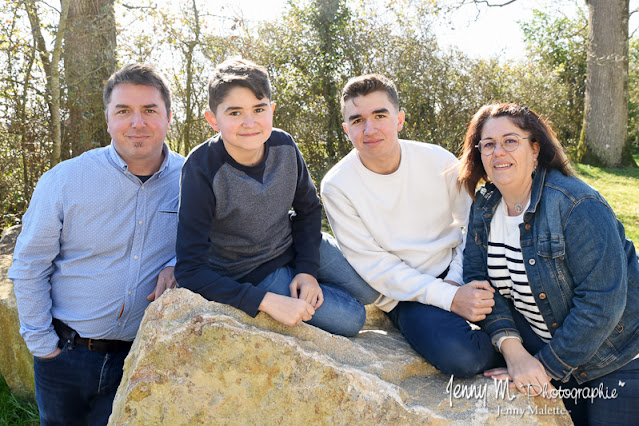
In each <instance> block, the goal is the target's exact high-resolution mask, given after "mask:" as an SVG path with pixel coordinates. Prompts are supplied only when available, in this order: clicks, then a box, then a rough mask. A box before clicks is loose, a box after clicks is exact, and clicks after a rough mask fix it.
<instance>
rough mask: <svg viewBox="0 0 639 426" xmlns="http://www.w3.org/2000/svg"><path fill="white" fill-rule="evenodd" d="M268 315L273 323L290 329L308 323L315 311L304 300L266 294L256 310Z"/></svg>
mask: <svg viewBox="0 0 639 426" xmlns="http://www.w3.org/2000/svg"><path fill="white" fill-rule="evenodd" d="M257 309H258V310H260V311H262V312H266V313H267V314H269V315H270V316H271V317H272V318H273V319H274V320H275V321H278V322H281V323H282V324H284V325H288V326H289V327H292V326H294V325H298V324H301V323H302V321H309V320H310V319H311V318H313V315H314V314H315V309H313V307H312V306H311V305H309V304H308V303H307V302H306V301H305V300H302V299H294V298H292V297H288V296H282V295H279V294H275V293H271V292H268V293H266V295H265V296H264V299H262V303H260V306H259V307H258V308H257Z"/></svg>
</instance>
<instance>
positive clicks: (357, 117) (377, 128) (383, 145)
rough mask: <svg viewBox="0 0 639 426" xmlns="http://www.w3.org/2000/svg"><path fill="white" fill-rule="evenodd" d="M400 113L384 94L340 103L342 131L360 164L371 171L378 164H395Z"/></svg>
mask: <svg viewBox="0 0 639 426" xmlns="http://www.w3.org/2000/svg"><path fill="white" fill-rule="evenodd" d="M403 125H404V111H397V109H396V108H395V106H394V105H393V103H392V102H391V100H390V99H389V98H388V95H387V94H386V92H383V91H379V90H378V91H375V92H372V93H369V94H368V95H365V96H357V97H354V98H351V99H349V100H348V101H346V103H345V104H344V131H345V132H346V134H347V135H348V138H349V139H350V140H351V142H352V143H353V146H354V147H355V149H357V152H358V154H359V157H360V159H361V161H362V163H363V164H364V165H365V166H366V167H368V168H369V169H371V170H373V171H377V170H376V169H377V168H378V167H376V166H379V165H380V164H384V163H388V162H395V160H396V162H397V163H399V155H400V150H399V138H398V132H399V131H400V130H402V126H403Z"/></svg>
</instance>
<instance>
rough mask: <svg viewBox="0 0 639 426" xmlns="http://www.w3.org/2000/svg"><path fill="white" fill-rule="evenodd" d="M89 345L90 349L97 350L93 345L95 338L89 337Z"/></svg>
mask: <svg viewBox="0 0 639 426" xmlns="http://www.w3.org/2000/svg"><path fill="white" fill-rule="evenodd" d="M87 347H88V348H89V350H90V351H93V350H95V348H94V347H93V339H91V338H90V337H89V343H88V344H87Z"/></svg>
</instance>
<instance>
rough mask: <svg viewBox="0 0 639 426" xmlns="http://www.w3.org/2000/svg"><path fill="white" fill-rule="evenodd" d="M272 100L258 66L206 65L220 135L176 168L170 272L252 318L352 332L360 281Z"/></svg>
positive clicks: (359, 314) (213, 121)
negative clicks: (261, 315)
mask: <svg viewBox="0 0 639 426" xmlns="http://www.w3.org/2000/svg"><path fill="white" fill-rule="evenodd" d="M270 99H271V90H270V84H269V80H268V74H267V72H266V69H265V68H264V67H261V66H258V65H256V64H254V63H252V62H250V61H246V60H242V59H231V60H228V61H226V62H224V63H222V64H220V65H218V67H217V68H216V69H215V71H214V72H213V74H212V76H211V79H210V80H209V107H210V111H207V112H206V119H207V121H208V122H209V124H210V125H211V126H212V127H213V129H215V130H217V131H219V133H218V134H217V135H215V136H214V137H213V138H211V139H209V140H208V141H206V142H204V143H203V144H201V145H199V146H197V147H196V148H194V149H193V151H191V153H190V154H189V156H188V158H187V159H186V163H185V164H184V168H183V169H182V180H181V186H180V209H179V223H178V234H177V265H176V268H175V276H176V278H177V280H178V283H179V284H180V285H181V286H183V287H186V288H188V289H191V290H192V291H195V292H197V293H200V294H201V295H202V296H204V297H205V298H207V299H208V300H214V301H216V302H220V303H226V304H229V305H231V306H233V307H235V308H238V309H241V310H243V311H244V312H246V313H247V314H248V315H251V316H256V315H257V313H258V312H259V311H264V312H266V313H267V314H269V315H270V316H271V317H273V318H274V319H275V320H277V321H279V322H281V323H283V324H286V325H289V326H294V325H297V324H299V323H301V322H302V321H305V322H308V323H309V324H311V325H315V326H317V327H319V328H322V329H324V330H326V331H329V332H331V333H335V334H341V335H345V336H351V335H354V334H357V333H358V332H359V330H360V329H361V327H362V326H363V325H364V321H365V318H366V313H365V309H364V306H363V305H362V304H361V303H360V302H359V301H358V300H357V299H356V298H354V297H353V296H351V295H350V294H349V293H348V291H349V290H351V289H358V288H362V287H364V288H365V287H366V286H362V285H361V278H360V277H359V276H358V275H357V273H356V272H355V271H354V270H353V269H352V268H351V266H350V265H349V264H348V262H347V261H346V260H345V259H344V257H343V256H342V254H341V252H340V251H339V248H338V247H337V243H336V242H335V240H334V239H332V238H331V237H330V236H328V235H323V234H322V233H321V212H322V207H321V205H320V202H319V198H318V196H317V190H316V189H315V186H314V185H313V181H312V180H311V177H310V175H309V173H308V169H307V167H306V164H305V163H304V159H303V158H302V156H301V154H300V151H299V149H298V148H297V146H296V144H295V142H294V141H293V138H291V136H290V135H289V134H287V133H286V132H284V131H282V130H279V129H273V110H274V108H275V104H274V103H272V102H271V100H270ZM291 207H292V209H293V211H290V210H291ZM320 259H321V261H320ZM318 281H319V283H321V284H319V283H318ZM354 291H355V290H354ZM359 291H361V290H359ZM356 296H358V297H360V298H362V297H365V296H366V295H358V294H356Z"/></svg>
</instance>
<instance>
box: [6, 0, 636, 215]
mask: <svg viewBox="0 0 639 426" xmlns="http://www.w3.org/2000/svg"><path fill="white" fill-rule="evenodd" d="M443 3H444V2H435V1H427V2H424V1H423V0H403V1H401V2H398V1H388V2H382V3H380V2H379V1H377V0H289V6H288V9H287V10H286V11H285V12H284V13H283V15H282V16H281V17H280V18H278V19H276V20H273V21H271V22H257V23H254V22H248V21H245V20H244V19H243V17H242V16H241V15H237V16H234V15H229V14H228V13H226V14H224V13H222V14H218V13H217V12H216V11H212V10H210V8H209V7H208V5H207V4H206V3H202V2H197V1H193V0H180V1H178V2H170V3H169V2H166V3H160V2H156V1H154V0H142V1H140V2H138V4H137V6H129V5H126V6H125V5H124V4H122V3H116V17H117V18H116V24H117V32H118V35H117V40H118V46H117V57H118V62H119V64H120V65H122V64H125V63H130V62H134V61H136V62H148V63H153V64H155V65H156V66H158V68H159V69H160V70H161V71H162V72H163V73H164V74H165V75H166V77H167V78H168V79H169V83H170V85H171V89H172V93H173V120H172V125H171V128H170V130H169V134H168V137H167V142H168V143H169V146H170V147H171V148H172V149H173V150H176V151H178V152H180V153H182V154H187V153H188V152H189V151H190V150H191V149H192V148H193V147H194V146H195V145H197V144H199V143H201V142H203V141H204V140H206V139H207V138H209V137H210V136H211V135H212V134H213V130H212V129H211V128H210V127H209V126H208V124H207V123H206V121H205V120H204V112H205V110H206V109H207V108H208V103H207V98H208V93H207V89H206V87H207V80H208V75H209V74H210V72H211V71H212V69H213V68H214V67H215V66H216V65H217V64H218V63H220V62H221V61H223V60H224V59H226V58H228V57H230V56H235V55H237V56H242V57H245V58H248V59H251V60H253V61H255V62H257V63H259V64H262V65H264V66H266V67H267V68H268V70H269V73H270V76H271V83H272V86H273V101H275V102H276V105H277V106H276V109H275V118H274V121H275V122H274V124H275V126H277V127H280V128H283V129H284V130H286V131H288V132H289V133H291V134H292V135H293V137H294V138H295V140H296V141H297V142H298V144H299V146H300V149H301V151H302V153H303V155H304V157H305V159H306V161H307V163H308V165H309V168H310V170H311V173H312V175H313V177H314V179H315V181H316V183H319V181H320V180H321V178H322V177H323V176H324V174H325V173H326V171H327V170H328V169H329V168H330V167H331V166H332V165H333V164H335V163H336V162H337V161H339V160H340V159H341V158H342V157H343V156H344V155H345V154H346V153H347V152H348V151H349V150H350V149H351V144H350V142H349V140H348V138H347V137H346V135H345V134H344V131H343V129H342V124H341V122H342V117H341V112H340V105H339V95H340V91H341V88H342V87H343V85H344V84H345V83H346V81H347V80H348V79H349V78H350V77H352V76H355V75H361V74H364V73H370V72H379V73H382V74H385V75H387V76H388V77H390V78H391V79H393V80H394V81H395V83H396V84H397V87H398V90H399V95H400V107H401V108H402V109H403V110H404V111H405V112H406V117H407V120H406V123H405V125H404V129H403V131H402V133H401V134H400V136H401V137H403V138H406V139H413V140H418V141H424V142H430V143H434V144H439V145H442V146H444V147H446V148H447V149H449V150H450V151H452V152H454V153H458V152H459V150H460V147H461V144H462V141H463V137H464V133H465V130H466V126H467V123H468V121H469V120H470V118H471V117H472V115H473V114H474V113H475V111H477V109H478V108H479V107H480V106H482V105H484V104H486V103H490V102H500V101H514V102H518V103H520V104H525V105H527V106H529V107H531V108H533V109H535V110H536V111H538V112H540V113H542V114H543V115H545V116H546V117H547V118H548V119H549V120H550V122H551V124H552V126H553V128H554V129H555V130H556V132H557V134H558V136H559V138H560V140H561V141H562V142H563V143H564V145H565V146H566V147H567V149H568V151H569V153H571V154H576V153H577V152H578V141H579V135H580V132H581V127H582V114H583V105H584V82H585V73H586V57H585V40H586V39H585V35H586V31H587V28H586V20H587V18H586V16H585V13H584V9H583V8H582V9H581V12H580V13H579V14H578V15H577V16H576V18H568V17H565V16H560V15H558V14H557V13H556V12H553V11H536V12H535V13H534V16H533V18H532V19H531V20H530V21H528V22H524V23H522V24H521V25H522V28H523V30H524V33H525V37H526V43H527V45H528V56H527V58H525V59H524V60H521V61H499V60H498V59H472V58H469V57H467V56H466V55H464V54H463V53H461V52H459V51H456V50H443V49H441V48H440V47H439V46H438V44H437V41H436V38H435V36H434V34H433V32H432V30H431V26H430V25H431V23H432V22H434V21H436V20H439V19H442V18H445V13H447V12H446V7H445V6H443ZM38 4H39V5H40V6H39V7H40V9H39V12H40V14H41V17H42V20H41V21H42V25H43V30H44V31H45V32H46V33H48V34H54V33H55V30H56V28H55V26H54V25H53V24H52V23H55V22H57V16H56V12H55V10H53V9H51V8H49V7H48V6H46V5H45V4H44V3H38ZM0 12H1V13H2V15H1V17H2V20H0V30H1V31H0V45H1V47H2V50H1V51H2V53H1V54H0V64H1V65H2V66H3V67H4V68H5V69H6V70H7V73H6V74H7V77H6V78H5V77H3V78H1V79H0V111H1V112H2V114H0V130H1V132H0V208H1V209H2V212H3V217H0V220H1V221H2V222H1V223H0V225H2V226H6V225H8V224H12V223H15V222H17V221H18V220H19V217H20V216H21V214H22V213H23V212H24V209H25V208H26V205H27V200H29V198H30V196H31V192H32V191H33V187H34V185H35V182H37V179H38V178H39V177H40V175H41V174H42V173H43V172H44V171H45V170H46V169H47V167H48V163H47V158H48V156H49V155H50V153H51V140H52V138H51V136H50V130H49V127H50V123H48V122H47V120H43V119H42V117H46V116H47V115H48V113H47V106H46V102H45V99H46V96H45V93H44V87H45V86H46V85H45V79H44V73H43V68H42V64H41V63H40V62H39V57H38V55H37V51H36V50H35V48H34V43H33V40H32V36H31V33H30V31H28V29H29V25H28V21H27V20H26V16H25V13H24V8H23V7H22V6H21V4H20V2H16V1H10V2H5V3H4V4H3V5H2V6H0ZM65 78H66V77H65V75H64V73H63V74H62V75H61V82H62V87H63V89H64V90H63V95H62V96H63V97H65V99H69V98H68V96H67V93H68V91H67V88H68V85H67V82H66V81H65ZM638 80H639V41H637V40H632V41H631V43H630V68H629V92H630V99H629V108H630V114H629V141H630V142H631V145H630V146H629V149H628V150H627V151H628V152H627V153H626V155H628V154H631V153H632V150H633V149H634V150H639V84H637V83H639V81H638ZM71 89H72V87H71ZM63 101H64V100H63ZM62 104H63V105H65V106H68V105H69V103H68V102H67V103H65V102H63V103H62ZM62 113H63V120H68V119H69V117H70V115H69V112H68V111H66V110H65V111H63V112H62ZM94 115H95V114H94ZM71 127H72V126H71V125H69V124H68V123H65V122H64V121H63V128H66V129H70V128H71ZM63 134H65V135H66V138H67V141H66V142H65V141H63V150H64V147H65V146H66V147H69V146H70V145H69V140H68V138H71V137H72V135H69V134H68V132H65V133H63ZM65 143H66V145H65ZM67 151H68V152H71V151H69V150H68V149H67ZM63 154H64V153H63ZM63 156H64V155H63Z"/></svg>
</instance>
